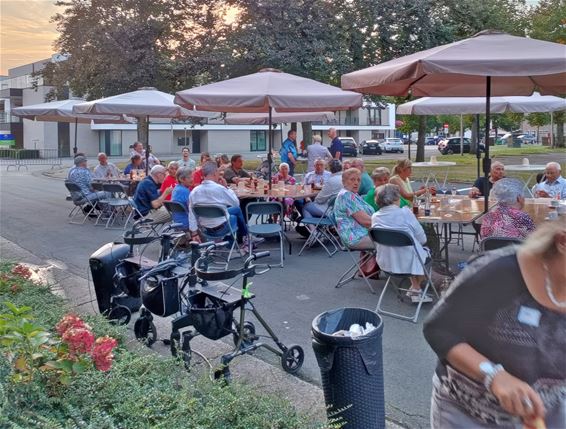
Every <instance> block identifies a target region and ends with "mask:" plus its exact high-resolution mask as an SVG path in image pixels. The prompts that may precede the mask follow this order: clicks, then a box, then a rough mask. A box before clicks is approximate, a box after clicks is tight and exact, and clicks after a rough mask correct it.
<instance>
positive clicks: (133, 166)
mask: <svg viewBox="0 0 566 429" xmlns="http://www.w3.org/2000/svg"><path fill="white" fill-rule="evenodd" d="M143 169H144V164H143V160H142V157H141V155H140V154H138V153H136V154H134V155H132V157H131V158H130V163H129V164H128V165H127V166H126V168H124V174H125V175H126V176H127V175H128V174H131V173H132V171H133V170H143Z"/></svg>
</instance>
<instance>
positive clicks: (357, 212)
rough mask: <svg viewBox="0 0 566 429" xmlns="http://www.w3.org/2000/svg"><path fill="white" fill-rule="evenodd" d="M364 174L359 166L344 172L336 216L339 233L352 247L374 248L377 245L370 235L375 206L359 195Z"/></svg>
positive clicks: (335, 204) (335, 209)
mask: <svg viewBox="0 0 566 429" xmlns="http://www.w3.org/2000/svg"><path fill="white" fill-rule="evenodd" d="M361 176H362V174H361V173H360V170H358V169H357V168H349V169H347V170H346V171H344V173H343V174H342V184H343V185H344V189H342V190H341V191H340V192H339V193H338V196H337V197H336V202H335V203H334V217H335V218H336V225H337V229H338V234H339V235H340V238H341V239H342V241H343V242H344V243H345V244H347V245H348V247H350V248H351V249H366V250H373V249H374V248H375V246H374V245H373V241H372V240H371V238H370V237H369V235H368V229H369V228H370V227H371V215H372V214H373V208H371V206H370V205H369V204H368V203H366V202H365V201H364V200H363V199H362V197H360V196H359V195H358V190H359V188H360V182H361V178H362V177H361Z"/></svg>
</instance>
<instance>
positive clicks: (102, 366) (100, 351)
mask: <svg viewBox="0 0 566 429" xmlns="http://www.w3.org/2000/svg"><path fill="white" fill-rule="evenodd" d="M117 345H118V341H116V340H115V339H114V338H111V337H108V336H106V337H100V338H97V340H96V342H95V344H94V348H93V349H92V353H91V356H92V360H93V362H94V366H95V367H96V369H98V370H100V371H108V370H109V369H110V368H111V367H112V359H113V358H114V355H113V354H112V349H113V348H114V347H116V346H117Z"/></svg>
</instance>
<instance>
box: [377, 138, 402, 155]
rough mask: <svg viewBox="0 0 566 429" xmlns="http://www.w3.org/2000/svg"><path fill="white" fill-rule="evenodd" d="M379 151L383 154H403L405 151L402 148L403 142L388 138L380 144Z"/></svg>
mask: <svg viewBox="0 0 566 429" xmlns="http://www.w3.org/2000/svg"><path fill="white" fill-rule="evenodd" d="M381 150H382V151H383V152H386V153H387V152H389V153H392V152H398V153H403V152H405V149H404V148H403V140H401V139H398V138H393V137H388V138H386V139H385V141H384V142H383V143H381Z"/></svg>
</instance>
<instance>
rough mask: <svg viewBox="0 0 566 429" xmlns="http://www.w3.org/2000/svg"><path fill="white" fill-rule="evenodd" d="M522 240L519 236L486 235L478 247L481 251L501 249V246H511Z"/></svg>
mask: <svg viewBox="0 0 566 429" xmlns="http://www.w3.org/2000/svg"><path fill="white" fill-rule="evenodd" d="M522 242H523V240H521V239H520V238H512V237H486V238H484V239H483V240H482V241H481V242H480V249H481V251H482V252H487V251H490V250H495V249H501V248H502V247H507V246H511V245H514V244H521V243H522Z"/></svg>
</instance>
